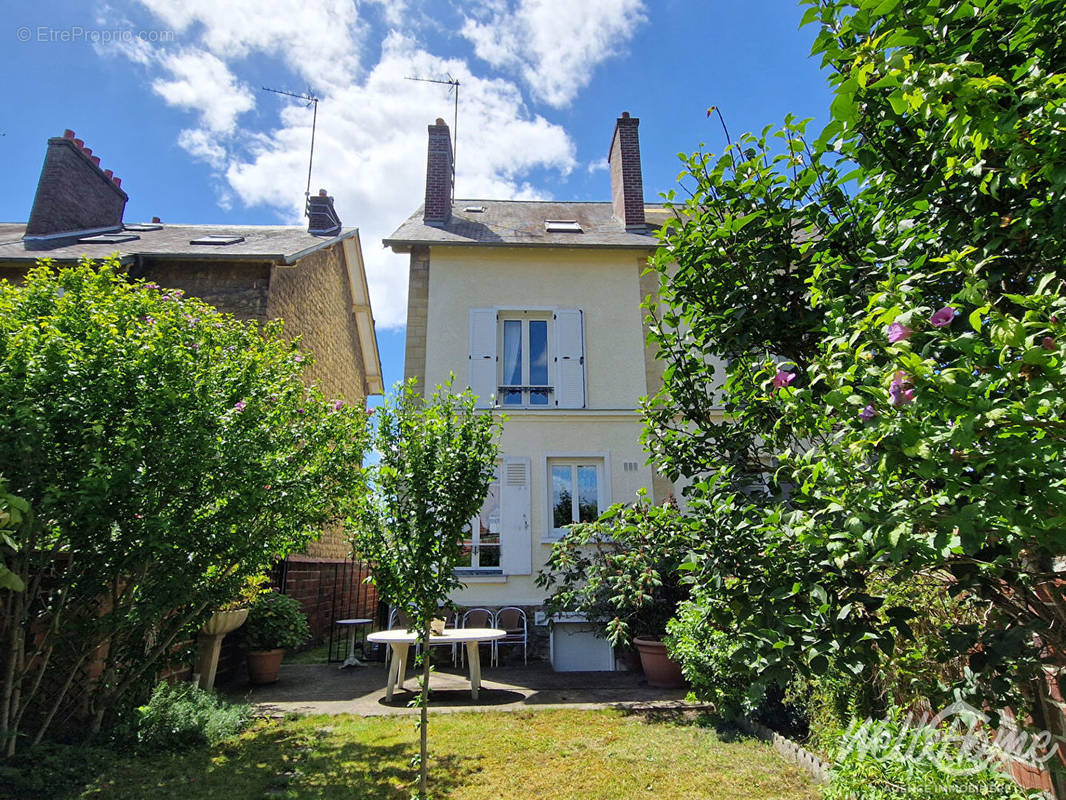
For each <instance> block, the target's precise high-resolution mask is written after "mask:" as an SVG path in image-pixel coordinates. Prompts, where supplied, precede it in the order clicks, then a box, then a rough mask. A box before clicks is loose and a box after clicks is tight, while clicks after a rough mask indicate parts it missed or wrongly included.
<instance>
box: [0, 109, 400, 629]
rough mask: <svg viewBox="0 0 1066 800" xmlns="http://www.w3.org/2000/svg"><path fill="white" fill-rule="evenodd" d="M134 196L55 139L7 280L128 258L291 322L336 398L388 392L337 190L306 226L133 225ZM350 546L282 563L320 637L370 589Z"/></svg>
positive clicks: (3, 271)
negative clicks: (355, 595)
mask: <svg viewBox="0 0 1066 800" xmlns="http://www.w3.org/2000/svg"><path fill="white" fill-rule="evenodd" d="M127 199H128V195H127V194H126V192H125V191H124V190H123V189H122V183H121V180H120V179H119V178H117V177H115V176H114V175H113V174H112V172H111V170H105V169H102V168H101V166H100V158H99V156H96V155H93V153H92V151H91V150H90V149H88V148H86V147H85V146H84V143H83V142H82V141H81V140H80V139H77V138H75V134H74V132H73V131H70V130H68V131H66V132H65V133H64V135H63V136H61V137H55V138H52V139H49V140H48V149H47V151H46V154H45V159H44V165H43V167H42V169H41V175H40V179H39V181H38V184H37V192H36V195H35V197H34V201H33V207H32V210H31V212H30V217H29V221H28V222H26V223H19V224H4V223H0V278H8V279H13V280H17V279H19V278H20V277H22V276H23V275H25V274H26V272H27V271H28V270H29V269H30V268H32V267H33V265H34V263H35V262H36V261H37V260H38V259H41V258H49V259H53V260H54V261H56V262H57V263H59V264H62V263H64V262H66V263H70V262H76V261H77V260H78V259H80V258H81V257H82V256H89V257H90V258H93V259H97V260H101V259H104V258H107V257H108V256H111V255H117V257H118V259H119V261H120V263H121V264H122V265H123V266H124V267H125V268H126V269H127V270H128V273H129V275H130V276H131V277H133V278H145V279H148V280H151V281H154V282H156V283H158V284H160V285H161V286H165V287H167V288H175V289H182V290H184V291H185V292H186V293H187V294H189V295H192V296H196V297H199V298H201V299H203V300H205V301H207V302H208V303H210V304H211V305H213V306H215V307H216V308H218V309H220V310H222V311H225V312H229V313H231V314H233V315H234V316H236V317H238V318H240V319H243V320H258V321H266V320H270V319H277V318H282V319H284V320H285V332H286V334H287V335H289V336H294V337H295V336H300V337H301V338H302V344H303V346H304V347H305V348H306V349H308V350H310V351H312V352H313V353H314V355H315V364H314V366H313V367H312V368H311V370H310V374H309V378H310V379H311V380H313V381H315V382H317V383H318V384H319V385H320V386H321V388H322V390H323V391H324V392H325V393H326V394H327V395H330V396H333V397H337V398H343V399H344V400H346V401H347V402H348V403H355V404H359V405H363V404H364V403H365V401H366V398H367V397H368V396H369V395H375V394H381V393H382V375H381V364H380V361H379V357H378V346H377V338H376V334H375V331H374V317H373V312H372V310H371V306H370V295H369V292H368V290H367V283H366V272H365V270H364V267H363V258H362V251H361V249H360V242H359V231H358V229H356V228H352V227H343V226H342V225H341V222H340V220H339V218H338V216H337V214H336V211H335V209H334V207H333V198H331V197H329V196H328V195H327V194H326V193H325V192H320V193H319V194H318V195H316V196H312V197H310V198H309V201H308V217H309V223H308V227H307V228H304V227H302V226H292V225H277V226H267V225H171V224H164V223H161V222H160V221H159V220H158V219H154V220H152V221H151V222H148V223H127V222H124V221H123V216H124V211H125V206H126V201H127ZM350 550H351V548H350V546H349V545H348V543H347V541H346V539H345V537H344V536H343V534H342V532H341V531H340V530H335V531H326V532H325V533H324V534H323V536H322V537H321V538H320V539H319V540H318V541H316V542H313V543H312V544H311V545H310V546H309V547H308V548H307V550H306V552H305V553H304V554H302V555H299V556H290V558H289V559H288V560H287V561H286V562H285V564H284V565H283V567H282V569H281V570H280V576H279V580H280V581H281V582H283V583H285V584H286V585H285V586H284V587H282V588H283V590H285V591H286V592H287V593H289V594H292V595H294V596H296V597H298V599H300V600H301V602H302V603H303V604H304V607H305V610H307V611H308V612H309V616H310V617H311V621H312V630H313V633H314V635H315V637H316V638H320V637H321V636H322V634H323V633H324V632H327V631H329V629H330V627H331V626H332V623H333V620H334V619H336V618H337V617H338V616H351V614H350V613H348V612H349V610H350V609H348V608H344V609H340V610H339V611H335V610H334V608H333V603H334V601H335V599H336V598H339V597H342V596H344V593H348V595H350V594H351V592H352V591H353V586H356V587H358V586H360V584H359V579H360V577H361V576H360V575H359V574H355V575H352V574H351V573H352V572H353V565H352V562H351V560H350ZM356 572H357V573H358V570H356Z"/></svg>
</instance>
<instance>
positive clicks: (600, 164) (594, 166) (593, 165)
mask: <svg viewBox="0 0 1066 800" xmlns="http://www.w3.org/2000/svg"><path fill="white" fill-rule="evenodd" d="M610 168H611V163H610V162H609V161H608V160H607V156H604V157H603V158H597V159H596V160H595V161H590V162H589V163H588V167H587V169H588V171H589V175H591V174H592V173H594V172H606V171H607V170H609V169H610Z"/></svg>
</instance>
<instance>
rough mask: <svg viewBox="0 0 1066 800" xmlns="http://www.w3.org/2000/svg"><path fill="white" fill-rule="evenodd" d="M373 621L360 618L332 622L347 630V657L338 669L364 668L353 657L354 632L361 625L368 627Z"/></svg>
mask: <svg viewBox="0 0 1066 800" xmlns="http://www.w3.org/2000/svg"><path fill="white" fill-rule="evenodd" d="M373 621H374V620H372V619H364V618H362V617H360V618H358V619H339V620H337V621H336V622H334V623H333V624H334V625H340V626H341V627H342V628H347V629H348V657H347V658H346V659H344V663H343V664H341V665H340V667H338V669H344V668H345V667H365V666H366V664H364V663H363V662H362V661H360V660H359V659H358V658H356V657H355V631H356V629H357V628H359V627H360V626H362V625H369V624H370V623H372V622H373Z"/></svg>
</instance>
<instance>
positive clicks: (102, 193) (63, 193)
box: [26, 130, 129, 239]
mask: <svg viewBox="0 0 1066 800" xmlns="http://www.w3.org/2000/svg"><path fill="white" fill-rule="evenodd" d="M109 172H110V170H108V171H107V172H105V171H104V170H102V169H100V159H99V157H98V156H94V155H93V154H92V150H90V149H89V148H87V147H85V146H84V143H83V142H82V141H81V140H80V139H75V138H74V131H71V130H68V131H66V132H65V133H64V134H63V136H61V137H58V136H57V137H54V138H52V139H49V140H48V151H47V152H46V153H45V156H44V166H43V167H41V177H40V178H39V179H38V181H37V194H36V195H35V196H34V198H33V210H32V211H30V221H29V222H28V223H27V224H26V236H27V237H28V238H31V239H32V238H36V237H47V236H53V235H56V234H63V233H69V234H72V235H73V234H76V233H85V232H88V231H100V232H102V231H106V230H115V229H117V228H121V227H122V215H123V213H124V212H125V210H126V201H127V200H128V199H129V196H128V195H127V194H126V193H125V192H124V191H122V189H121V188H120V187H121V179H119V178H116V177H113V176H112V175H109V174H108V173H109Z"/></svg>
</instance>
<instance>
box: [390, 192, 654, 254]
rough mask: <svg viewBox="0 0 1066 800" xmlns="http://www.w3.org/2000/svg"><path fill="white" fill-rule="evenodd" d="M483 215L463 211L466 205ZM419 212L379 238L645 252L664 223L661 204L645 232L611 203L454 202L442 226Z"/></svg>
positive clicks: (398, 244)
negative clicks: (629, 225)
mask: <svg viewBox="0 0 1066 800" xmlns="http://www.w3.org/2000/svg"><path fill="white" fill-rule="evenodd" d="M478 206H480V207H484V209H485V210H484V211H481V212H478V211H466V210H464V209H466V208H467V207H478ZM422 213H423V209H422V208H421V207H420V208H419V209H418V210H417V211H415V213H414V214H412V215H411V216H410V217H408V218H407V220H406V221H405V222H404V223H403V224H402V225H401V226H400V227H399V228H397V229H396V231H395V232H394V233H393V234H392V235H391V236H389V237H388V238H386V239H385V240H384V244H385V245H386V246H388V247H392V248H394V249H396V250H400V251H402V250H405V249H407V248H409V247H411V246H414V245H434V246H437V245H478V246H490V247H491V246H497V247H514V246H530V247H603V248H617V249H639V250H646V249H649V248H655V247H656V246H658V240H657V239H656V238H655V233H654V228H655V227H657V226H658V225H659V224H661V223H662V222H663V221H665V219H666V213H667V212H666V211H665V210H664V209H663V208H662V206H660V205H645V215H646V217H647V219H648V230H647V231H646V232H634V231H627V230H625V228H624V227H623V226H622V223H620V222H619V221H618V220H617V219H615V218H614V216H613V213H612V207H611V204H610V203H566V202H553V201H540V200H536V201H529V200H454V201H453V202H452V214H451V218H450V219H449V220H448V222H446V223H445V224H444V225H443V226H441V227H435V226H432V225H426V224H425V223H424V222H422ZM545 220H577V222H578V223H580V225H581V229H582V232H581V233H552V232H548V231H545V229H544V222H545Z"/></svg>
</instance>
